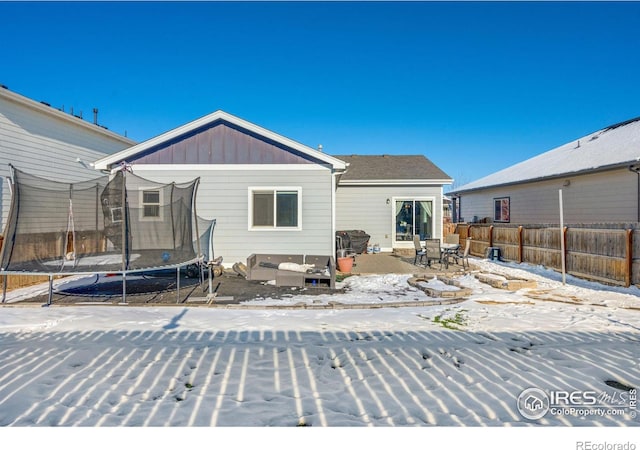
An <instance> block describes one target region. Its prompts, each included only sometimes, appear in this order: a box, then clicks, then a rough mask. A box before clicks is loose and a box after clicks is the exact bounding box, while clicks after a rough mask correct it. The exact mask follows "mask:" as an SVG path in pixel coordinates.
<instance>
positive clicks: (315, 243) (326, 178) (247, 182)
mask: <svg viewBox="0 0 640 450" xmlns="http://www.w3.org/2000/svg"><path fill="white" fill-rule="evenodd" d="M133 171H134V173H135V174H136V175H138V176H141V177H143V178H147V179H149V180H153V181H158V182H166V183H169V182H174V181H175V182H177V183H182V182H187V181H190V180H193V179H194V178H197V177H200V184H199V186H198V191H197V196H196V200H197V201H196V209H197V214H198V216H200V217H203V218H205V219H209V220H211V219H216V228H215V230H214V233H213V249H214V253H215V255H214V256H215V257H219V256H221V257H222V258H223V264H224V265H225V267H230V266H232V265H233V264H234V263H236V262H242V263H246V261H247V257H248V256H249V255H251V254H252V253H280V254H306V255H331V254H333V241H334V237H333V233H332V219H331V217H332V211H331V210H332V206H331V197H332V194H331V191H332V180H331V178H332V176H333V175H332V174H331V171H330V170H329V169H327V168H324V167H322V166H315V167H313V168H310V166H309V165H305V166H304V169H302V168H301V167H300V166H295V165H289V166H288V168H287V169H278V170H270V169H268V168H266V167H265V166H260V167H259V168H256V169H253V170H252V169H250V168H243V169H242V170H239V169H237V168H233V165H228V166H227V168H223V167H221V166H218V168H216V169H212V168H211V167H207V166H206V165H202V166H201V168H198V169H189V170H185V169H181V168H180V166H179V165H175V166H172V170H154V169H147V168H145V167H144V166H143V165H134V166H133ZM285 186H286V187H299V188H301V190H302V216H301V217H302V229H301V230H259V231H258V230H249V225H248V221H249V188H250V187H285Z"/></svg>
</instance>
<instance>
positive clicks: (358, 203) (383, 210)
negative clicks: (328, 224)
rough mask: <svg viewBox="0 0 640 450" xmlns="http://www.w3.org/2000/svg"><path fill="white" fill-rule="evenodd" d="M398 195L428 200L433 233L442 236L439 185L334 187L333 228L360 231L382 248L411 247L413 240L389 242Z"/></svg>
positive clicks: (390, 240) (440, 187)
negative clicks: (431, 205) (334, 223)
mask: <svg viewBox="0 0 640 450" xmlns="http://www.w3.org/2000/svg"><path fill="white" fill-rule="evenodd" d="M401 198H402V199H416V198H420V199H423V198H424V199H427V200H432V201H433V208H434V216H435V217H434V236H436V237H437V236H442V186H338V189H337V192H336V230H337V231H340V230H362V231H364V232H366V233H367V234H368V235H369V236H371V238H370V239H369V242H370V244H379V245H380V248H381V250H382V251H391V250H392V249H393V248H394V246H396V247H398V248H399V247H407V248H413V242H406V243H405V242H401V243H394V242H393V232H394V229H395V205H394V199H401ZM387 199H389V204H387Z"/></svg>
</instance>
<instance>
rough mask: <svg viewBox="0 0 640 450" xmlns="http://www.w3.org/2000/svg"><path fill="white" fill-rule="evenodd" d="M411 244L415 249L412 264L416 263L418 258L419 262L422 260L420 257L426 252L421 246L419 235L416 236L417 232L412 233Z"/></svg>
mask: <svg viewBox="0 0 640 450" xmlns="http://www.w3.org/2000/svg"><path fill="white" fill-rule="evenodd" d="M413 246H414V247H415V249H416V257H415V259H414V260H413V264H414V265H417V264H418V260H420V262H422V259H423V258H424V257H425V255H426V254H427V252H426V250H425V249H424V248H422V244H421V243H420V236H418V235H417V234H414V235H413Z"/></svg>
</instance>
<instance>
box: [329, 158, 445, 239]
mask: <svg viewBox="0 0 640 450" xmlns="http://www.w3.org/2000/svg"><path fill="white" fill-rule="evenodd" d="M336 157H337V158H339V159H341V160H343V161H345V162H346V163H347V164H348V165H349V167H348V169H347V171H346V172H345V173H344V174H343V175H341V176H340V180H339V182H338V191H337V194H336V226H337V228H338V230H363V231H365V232H366V233H367V234H369V235H370V236H371V239H370V243H371V244H378V245H379V246H380V249H381V250H382V251H392V250H394V249H413V248H414V244H413V235H414V234H417V235H419V236H420V239H421V240H424V239H425V238H440V239H442V211H443V194H442V191H443V185H445V184H451V183H452V181H453V180H452V179H451V178H450V177H449V176H448V175H447V174H445V173H444V172H443V171H442V170H440V169H439V168H438V167H437V166H436V165H435V164H433V163H432V162H431V161H429V160H428V159H427V158H425V157H424V156H422V155H407V156H402V155H393V156H392V155H376V156H371V155H351V156H336Z"/></svg>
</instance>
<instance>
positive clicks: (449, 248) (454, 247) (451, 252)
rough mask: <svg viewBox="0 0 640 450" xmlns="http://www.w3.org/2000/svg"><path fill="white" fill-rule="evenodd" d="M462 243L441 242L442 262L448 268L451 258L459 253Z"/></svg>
mask: <svg viewBox="0 0 640 450" xmlns="http://www.w3.org/2000/svg"><path fill="white" fill-rule="evenodd" d="M459 248H460V244H441V245H440V250H441V251H442V262H443V263H444V267H445V268H446V269H448V268H449V258H451V257H452V256H455V255H457V254H458V249H459Z"/></svg>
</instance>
